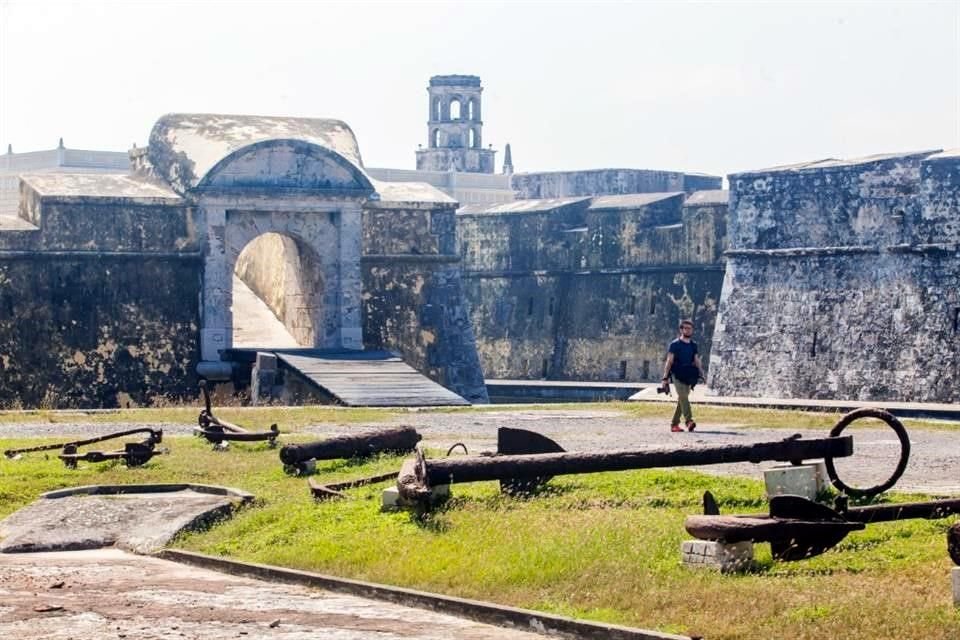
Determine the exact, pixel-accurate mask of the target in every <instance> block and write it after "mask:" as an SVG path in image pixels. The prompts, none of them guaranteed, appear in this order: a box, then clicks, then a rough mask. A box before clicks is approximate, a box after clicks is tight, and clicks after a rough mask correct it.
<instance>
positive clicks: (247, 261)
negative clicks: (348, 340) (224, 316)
mask: <svg viewBox="0 0 960 640" xmlns="http://www.w3.org/2000/svg"><path fill="white" fill-rule="evenodd" d="M232 280H233V284H232V286H233V304H232V307H231V314H232V316H233V330H232V336H233V346H234V347H239V348H251V347H257V348H275V349H283V348H287V349H289V348H313V347H316V346H318V345H319V344H320V343H321V342H322V341H323V339H322V336H323V335H324V327H323V318H324V308H323V307H324V305H323V301H324V281H323V271H322V267H321V263H320V260H319V258H318V257H317V256H316V255H315V253H314V251H313V250H312V249H311V248H310V247H308V246H307V245H306V244H305V243H303V242H301V241H299V240H297V239H295V238H294V237H292V236H288V235H285V234H280V233H275V232H267V233H263V234H261V235H259V236H257V237H256V238H254V239H253V240H252V241H250V242H249V243H248V244H247V245H246V246H245V247H244V248H243V250H242V251H241V252H240V255H239V257H238V258H237V262H236V265H235V266H234V271H233V279H232Z"/></svg>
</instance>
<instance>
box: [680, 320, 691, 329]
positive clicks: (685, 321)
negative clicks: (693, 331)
mask: <svg viewBox="0 0 960 640" xmlns="http://www.w3.org/2000/svg"><path fill="white" fill-rule="evenodd" d="M684 325H690V326H691V327H692V326H693V320H690V319H689V318H684V319H683V320H681V321H680V326H681V327H682V326H684Z"/></svg>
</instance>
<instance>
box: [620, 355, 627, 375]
mask: <svg viewBox="0 0 960 640" xmlns="http://www.w3.org/2000/svg"><path fill="white" fill-rule="evenodd" d="M620 379H621V380H626V379H627V361H626V360H621V361H620Z"/></svg>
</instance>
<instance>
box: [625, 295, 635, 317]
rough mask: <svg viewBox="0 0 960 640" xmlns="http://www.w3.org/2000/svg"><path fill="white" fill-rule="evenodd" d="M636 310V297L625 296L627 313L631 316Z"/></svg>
mask: <svg viewBox="0 0 960 640" xmlns="http://www.w3.org/2000/svg"><path fill="white" fill-rule="evenodd" d="M636 312H637V297H636V296H628V297H627V313H628V314H630V315H631V316H632V315H634V314H635V313H636Z"/></svg>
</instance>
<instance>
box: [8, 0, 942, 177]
mask: <svg viewBox="0 0 960 640" xmlns="http://www.w3.org/2000/svg"><path fill="white" fill-rule="evenodd" d="M453 73H460V74H471V75H478V76H480V77H481V80H482V82H483V86H484V93H483V118H484V131H483V143H484V146H486V145H487V144H488V143H491V144H493V147H494V148H495V149H497V150H499V153H498V156H497V166H498V169H499V166H500V164H501V163H502V159H503V147H504V144H505V143H507V142H509V143H511V146H512V149H513V159H514V164H515V166H516V168H517V170H518V171H546V170H561V169H588V168H603V167H629V168H641V169H667V170H681V171H702V172H707V173H714V174H727V173H731V172H735V171H740V170H746V169H757V168H762V167H767V166H772V165H777V164H785V163H792V162H801V161H806V160H814V159H818V158H824V157H857V156H862V155H868V154H874V153H882V152H890V151H908V150H919V149H931V148H954V147H960V0H952V1H944V2H917V1H914V2H856V3H854V2H823V3H815V2H805V3H796V4H789V3H782V2H777V3H773V2H740V3H734V2H713V3H692V2H690V3H681V2H673V3H667V2H643V3H639V2H638V3H627V2H619V3H614V2H608V3H602V2H601V3H598V2H590V3H579V2H556V1H553V2H517V1H515V2H511V3H493V2H470V3H467V2H462V3H452V2H449V3H448V2H430V3H427V2H424V3H401V2H390V3H386V2H383V3H380V2H353V3H350V4H345V3H344V4H340V3H330V2H326V3H319V2H306V1H303V2H283V1H280V0H273V1H271V2H255V1H252V0H251V1H248V2H236V1H235V2H213V1H210V2H203V3H201V2H192V3H190V2H177V1H175V0H164V1H162V2H160V1H155V0H138V1H128V2H125V3H113V2H96V1H94V0H87V1H84V2H72V3H68V2H53V1H44V0H29V1H21V0H0V144H2V148H0V153H2V152H4V151H5V150H6V146H7V144H8V143H10V144H12V145H13V149H14V151H16V152H23V151H33V150H38V149H50V148H53V147H54V146H56V143H57V139H58V138H59V137H60V136H62V137H63V138H64V142H65V144H66V146H68V147H70V148H75V149H107V150H116V151H124V150H126V149H128V148H129V147H130V146H131V144H132V143H134V142H136V143H137V144H138V145H140V146H142V145H144V144H145V143H146V141H147V138H148V136H149V133H150V128H151V127H152V126H153V123H154V122H155V121H156V119H157V118H158V117H159V116H160V115H162V114H164V113H168V112H209V113H243V114H260V115H284V116H308V117H333V118H340V119H343V120H345V121H346V122H347V123H348V124H349V125H350V126H351V127H352V128H353V130H354V132H355V133H356V135H357V138H358V140H359V142H360V150H361V153H362V154H363V158H364V163H365V164H366V165H367V166H373V167H397V168H414V166H415V161H414V150H415V149H416V146H417V144H418V143H421V144H424V145H425V144H426V138H427V129H426V120H427V115H428V113H427V93H426V86H427V83H428V80H429V78H430V76H432V75H439V74H453Z"/></svg>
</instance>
